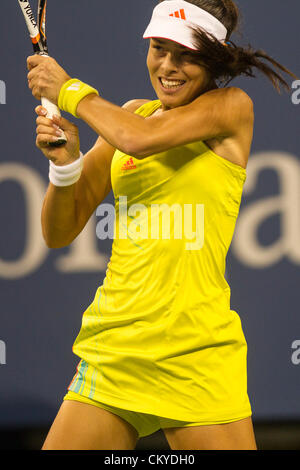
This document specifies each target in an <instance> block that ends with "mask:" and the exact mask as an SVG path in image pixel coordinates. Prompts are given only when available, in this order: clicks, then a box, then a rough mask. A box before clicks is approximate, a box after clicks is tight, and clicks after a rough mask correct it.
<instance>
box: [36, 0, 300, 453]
mask: <svg viewBox="0 0 300 470" xmlns="http://www.w3.org/2000/svg"><path fill="white" fill-rule="evenodd" d="M238 18H239V12H238V9H237V7H236V5H235V4H234V3H233V2H232V1H231V0H209V1H208V0H189V1H182V0H171V1H163V2H160V3H159V4H158V5H157V6H156V7H155V9H154V11H153V16H152V19H151V22H150V24H149V26H148V27H147V30H146V32H145V35H144V38H146V39H150V45H149V53H148V58H147V66H148V69H149V74H150V78H151V82H152V85H153V88H154V90H155V93H156V95H157V100H155V101H149V100H140V99H138V100H133V101H130V102H129V103H127V104H125V105H124V106H123V108H122V107H119V106H116V105H114V104H112V103H110V102H108V101H106V100H105V99H104V98H102V97H101V96H99V93H98V92H97V90H95V89H94V88H92V87H91V86H89V85H87V84H85V83H82V82H81V81H80V80H78V79H76V78H75V79H72V78H71V77H70V75H69V74H67V73H66V72H65V70H64V69H63V68H61V67H60V66H59V65H58V64H57V62H56V61H55V60H54V59H48V58H44V57H40V56H33V57H30V58H28V69H29V74H28V81H29V87H30V89H31V90H32V93H33V95H34V96H35V97H36V98H37V99H40V98H41V96H45V97H47V98H48V99H50V100H51V101H53V102H54V103H56V104H58V105H59V107H60V109H62V110H63V111H66V112H69V113H70V114H72V115H74V116H76V117H79V118H80V119H82V120H83V121H85V122H86V123H87V124H88V125H89V126H90V127H91V128H92V129H94V131H95V132H96V133H97V134H98V135H99V138H98V139H97V142H96V144H95V146H94V147H93V148H92V149H91V150H90V151H89V152H88V153H87V154H86V155H85V156H84V157H83V155H82V154H81V152H80V144H79V137H78V129H77V127H76V126H75V125H74V124H72V123H71V122H69V121H68V120H66V119H64V118H57V117H55V118H53V121H52V120H49V119H47V118H46V117H45V110H44V109H43V108H42V107H41V106H38V107H37V114H38V118H37V141H36V143H37V146H38V147H39V148H40V149H41V150H42V152H43V153H44V155H45V156H46V157H47V158H48V159H49V160H50V173H49V176H50V184H49V188H48V191H47V194H46V196H45V201H44V206H43V212H42V226H43V233H44V237H45V240H46V243H47V245H48V246H49V247H50V248H61V247H65V246H67V245H69V244H70V243H71V242H72V241H73V240H74V239H75V238H76V237H77V235H78V234H79V233H80V232H81V231H82V229H83V228H84V227H85V225H86V223H87V221H88V220H89V218H90V217H91V215H92V214H93V213H94V211H95V209H96V208H97V207H98V206H99V205H100V204H101V202H102V201H103V200H104V199H105V197H106V196H107V195H108V194H109V192H110V191H111V189H113V192H114V196H115V209H116V218H115V238H114V240H113V246H112V254H111V259H110V262H109V263H108V266H107V270H106V277H105V279H104V281H103V284H102V285H101V286H100V287H99V288H98V290H97V292H96V295H95V298H94V300H93V302H92V303H91V305H90V306H89V307H88V308H87V309H86V311H85V312H84V315H83V321H82V328H81V331H80V333H79V335H78V337H77V339H76V341H75V344H74V353H75V354H76V355H78V356H79V357H80V362H79V365H78V368H77V372H76V374H75V376H74V378H73V380H72V382H71V384H70V386H69V388H68V393H67V394H66V396H65V397H64V400H63V404H62V406H61V408H60V410H59V413H58V415H57V417H56V419H55V421H54V423H53V425H52V427H51V429H50V432H49V434H48V437H47V439H46V441H45V443H44V446H43V449H46V450H50V449H85V450H87V449H106V450H107V449H119V450H125V449H126V450H128V449H134V448H135V447H136V443H137V440H138V438H140V437H143V436H147V435H150V434H151V433H154V432H155V431H157V430H159V429H162V430H163V431H164V433H165V436H166V438H167V440H168V442H169V445H170V447H171V449H177V450H182V449H191V450H194V449H195V450H196V449H206V450H208V449H212V450H221V449H232V450H241V449H244V450H245V449H248V450H254V449H256V442H255V437H254V432H253V426H252V419H251V416H252V411H251V405H250V401H249V397H248V392H247V344H246V341H245V337H244V334H243V330H242V326H241V321H240V318H239V315H238V313H237V312H235V311H233V310H231V309H230V293H231V291H230V287H229V285H228V283H227V282H226V280H225V260H226V255H227V252H228V249H229V246H230V243H231V240H232V236H233V233H234V228H235V224H236V219H237V217H238V214H239V209H240V202H241V197H242V191H243V185H244V183H245V180H246V168H247V161H248V157H249V153H250V149H251V143H252V137H253V122H254V112H253V103H252V101H251V99H250V98H249V96H248V95H247V94H246V93H245V92H244V91H243V90H242V89H240V88H237V87H229V86H228V83H229V82H230V81H231V80H232V78H234V77H237V76H239V75H241V74H245V75H248V76H250V77H253V76H254V74H253V68H254V67H256V68H257V69H258V70H260V71H261V72H263V73H264V74H265V75H266V76H267V77H268V78H269V79H270V80H271V81H272V83H273V85H274V86H275V87H276V88H277V89H278V90H280V84H282V85H284V86H286V87H288V85H287V83H286V82H285V81H284V79H283V78H282V76H281V75H280V74H279V73H277V72H276V71H275V70H274V68H277V69H279V70H281V71H284V72H286V73H288V74H290V75H291V76H294V75H293V74H292V73H291V72H289V71H288V70H287V69H286V68H285V67H283V66H282V65H280V64H279V63H278V62H276V61H275V60H274V59H271V58H270V57H269V56H267V55H266V54H265V53H264V52H263V51H254V50H253V49H252V48H251V46H248V48H247V49H245V48H242V47H239V46H236V45H235V44H234V43H233V42H231V41H230V37H231V35H232V33H233V32H234V31H235V29H236V28H237V24H238ZM262 59H264V60H265V61H263V60H262ZM266 62H270V63H271V64H272V65H273V67H271V66H269V65H268V64H267V63H266ZM221 85H222V86H221ZM100 95H101V94H100ZM60 129H62V130H63V131H64V132H65V134H66V136H67V139H68V142H67V144H66V145H64V146H62V147H58V148H53V147H51V146H49V143H51V142H55V140H56V139H57V138H58V137H59V136H60V134H61V130H60ZM124 200H126V204H127V206H126V205H124ZM135 204H139V206H138V207H139V211H138V210H136V206H135V211H134V210H132V211H130V209H131V208H132V207H133V205H135ZM157 205H158V206H160V207H161V206H163V208H164V210H163V212H162V214H163V216H165V215H168V211H169V213H170V214H171V211H172V210H173V205H176V207H177V208H178V207H179V208H183V207H184V206H185V205H189V207H192V208H193V211H194V212H193V211H192V213H193V214H194V215H195V210H196V208H197V207H198V208H199V206H201V207H202V208H204V210H203V212H202V214H203V215H204V216H203V217H199V219H196V224H195V217H194V218H192V217H191V214H190V217H189V218H188V222H191V226H190V227H189V230H187V232H186V231H182V234H181V237H180V236H179V237H175V236H174V235H175V233H176V234H178V230H177V229H178V228H182V225H181V223H180V222H178V220H179V219H177V218H175V215H174V217H173V218H172V217H170V220H171V222H170V225H169V228H170V237H169V238H167V237H163V236H162V235H161V233H160V236H158V237H152V236H150V235H149V230H148V232H147V223H146V222H149V221H150V222H151V223H152V226H153V227H154V229H157V228H158V222H157V220H159V222H161V221H162V220H167V219H163V217H161V218H160V219H155V218H154V216H153V213H152V212H151V213H150V209H152V208H153V206H155V207H157ZM124 207H125V209H126V208H127V212H126V216H125V218H124ZM121 213H122V218H121V217H120V216H121ZM199 213H200V214H201V211H200V212H199ZM170 214H169V215H170ZM181 214H183V211H182V213H181ZM203 224H204V226H203ZM200 225H201V227H200ZM136 227H139V229H138V230H136V231H135V228H136ZM153 227H152V228H153ZM195 227H196V231H195ZM148 228H149V227H148ZM202 229H203V233H204V240H202V239H201V237H200V238H199V239H198V240H197V239H196V240H195V237H194V238H193V237H191V236H190V234H191V233H192V234H194V235H195V233H196V234H197V233H198V232H199V233H200V234H201V233H202V232H201V230H202ZM139 231H140V233H143V234H144V236H136V235H137V233H138V232H139ZM154 231H155V230H154ZM179 232H180V231H179ZM145 233H146V234H148V236H145ZM116 234H117V235H118V236H116ZM151 234H152V232H151ZM199 240H200V242H199ZM201 240H202V242H201Z"/></svg>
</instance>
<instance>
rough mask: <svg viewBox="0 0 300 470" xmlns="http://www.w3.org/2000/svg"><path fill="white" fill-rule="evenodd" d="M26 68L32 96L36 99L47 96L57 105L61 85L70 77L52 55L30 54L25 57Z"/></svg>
mask: <svg viewBox="0 0 300 470" xmlns="http://www.w3.org/2000/svg"><path fill="white" fill-rule="evenodd" d="M27 68H28V70H29V73H28V75H27V78H28V86H29V88H30V89H31V91H32V94H33V96H34V97H35V98H36V99H37V100H40V99H41V98H42V97H43V98H48V100H50V101H51V102H52V103H54V104H56V105H57V102H58V97H59V92H60V90H61V87H62V86H63V84H64V83H65V82H67V81H68V80H70V79H71V77H70V76H69V75H68V74H67V73H66V71H65V70H64V69H63V68H62V67H61V66H60V65H59V64H58V63H57V62H56V60H54V59H53V58H52V57H43V56H40V55H37V54H36V55H33V56H30V57H28V59H27Z"/></svg>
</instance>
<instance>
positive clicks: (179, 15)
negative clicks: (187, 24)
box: [169, 9, 186, 20]
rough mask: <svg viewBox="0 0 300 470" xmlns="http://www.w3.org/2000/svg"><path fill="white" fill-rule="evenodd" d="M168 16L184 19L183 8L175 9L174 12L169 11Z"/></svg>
mask: <svg viewBox="0 0 300 470" xmlns="http://www.w3.org/2000/svg"><path fill="white" fill-rule="evenodd" d="M169 16H173V17H175V18H181V19H182V20H186V16H185V11H184V9H181V10H179V11H175V12H174V13H171V14H170V15H169Z"/></svg>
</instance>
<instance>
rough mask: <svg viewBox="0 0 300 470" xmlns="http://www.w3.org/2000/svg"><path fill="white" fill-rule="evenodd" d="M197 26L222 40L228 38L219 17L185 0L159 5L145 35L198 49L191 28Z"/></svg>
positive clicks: (171, 0) (170, 0) (146, 37)
mask: <svg viewBox="0 0 300 470" xmlns="http://www.w3.org/2000/svg"><path fill="white" fill-rule="evenodd" d="M195 26H200V27H201V28H202V29H203V30H204V31H205V32H207V33H210V34H212V35H213V36H214V37H215V38H216V39H218V40H219V41H220V42H224V41H225V40H226V36H227V29H226V28H225V26H224V25H223V24H222V23H221V22H220V21H219V20H217V18H215V17H214V16H213V15H211V14H210V13H208V12H207V11H205V10H203V9H202V8H199V7H197V6H196V5H193V4H191V3H188V2H185V1H184V0H166V1H164V2H162V3H160V4H159V5H157V6H156V7H155V8H154V10H153V15H152V19H151V21H150V24H149V26H148V28H147V29H146V31H145V34H144V36H143V37H144V39H150V38H161V39H169V40H170V41H175V42H177V43H178V44H181V45H182V46H185V47H188V48H189V49H193V50H197V47H196V46H195V41H194V38H193V30H192V29H191V27H195Z"/></svg>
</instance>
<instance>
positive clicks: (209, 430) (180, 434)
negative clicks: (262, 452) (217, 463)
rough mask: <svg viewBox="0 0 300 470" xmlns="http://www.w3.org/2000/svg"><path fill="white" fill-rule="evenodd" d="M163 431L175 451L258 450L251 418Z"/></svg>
mask: <svg viewBox="0 0 300 470" xmlns="http://www.w3.org/2000/svg"><path fill="white" fill-rule="evenodd" d="M163 431H164V433H165V436H166V438H167V440H168V442H169V445H170V447H171V449H173V450H257V447H256V441H255V435H254V431H253V425H252V419H251V418H246V419H242V420H240V421H235V422H233V423H228V424H216V425H211V426H195V427H194V426H189V427H181V428H169V429H164V430H163Z"/></svg>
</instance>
